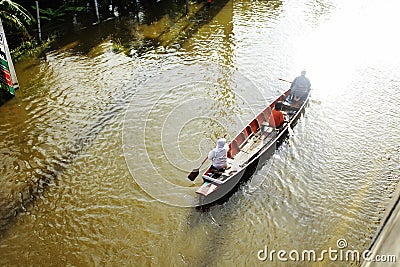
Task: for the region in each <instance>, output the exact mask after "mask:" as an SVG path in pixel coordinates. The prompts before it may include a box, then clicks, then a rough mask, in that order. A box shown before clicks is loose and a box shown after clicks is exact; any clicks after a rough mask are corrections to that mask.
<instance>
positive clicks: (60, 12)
mask: <svg viewBox="0 0 400 267" xmlns="http://www.w3.org/2000/svg"><path fill="white" fill-rule="evenodd" d="M32 8H33V9H35V8H36V7H34V6H32ZM82 10H83V7H81V6H78V7H72V6H70V4H69V3H68V2H66V3H64V4H63V5H61V6H60V7H58V8H56V9H53V8H50V7H48V8H39V11H40V19H43V20H47V21H52V20H58V21H64V19H65V16H66V15H67V14H68V13H69V12H81V11H82Z"/></svg>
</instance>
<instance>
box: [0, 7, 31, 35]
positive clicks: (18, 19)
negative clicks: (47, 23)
mask: <svg viewBox="0 0 400 267" xmlns="http://www.w3.org/2000/svg"><path fill="white" fill-rule="evenodd" d="M0 18H1V20H2V21H3V23H4V25H6V26H9V27H10V28H14V29H17V30H20V31H22V32H23V33H24V34H26V35H29V33H28V28H27V27H28V26H30V25H31V24H32V22H34V19H33V17H32V15H31V14H30V13H29V12H28V11H27V10H26V9H25V8H24V7H23V6H21V5H19V4H17V3H15V2H13V1H11V0H0Z"/></svg>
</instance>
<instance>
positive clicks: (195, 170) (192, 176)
mask: <svg viewBox="0 0 400 267" xmlns="http://www.w3.org/2000/svg"><path fill="white" fill-rule="evenodd" d="M207 159H208V157H206V158H205V159H204V160H203V162H202V163H201V165H200V167H198V168H197V169H193V171H192V172H191V173H189V175H188V178H189V180H190V181H192V182H193V181H194V179H196V177H197V176H198V175H199V172H200V168H201V166H203V164H204V162H206V160H207Z"/></svg>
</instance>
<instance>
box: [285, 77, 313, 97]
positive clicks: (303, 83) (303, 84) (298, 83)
mask: <svg viewBox="0 0 400 267" xmlns="http://www.w3.org/2000/svg"><path fill="white" fill-rule="evenodd" d="M310 89H311V82H310V80H309V79H308V78H307V77H306V70H302V71H301V75H300V76H298V77H296V78H295V79H294V80H293V82H292V84H291V85H290V96H291V99H293V100H294V101H299V100H303V99H305V98H306V97H307V94H308V92H309V91H310Z"/></svg>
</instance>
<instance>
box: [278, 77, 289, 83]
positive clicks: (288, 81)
mask: <svg viewBox="0 0 400 267" xmlns="http://www.w3.org/2000/svg"><path fill="white" fill-rule="evenodd" d="M278 80H280V81H283V82H287V83H292V82H291V81H288V80H285V79H282V78H278Z"/></svg>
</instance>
